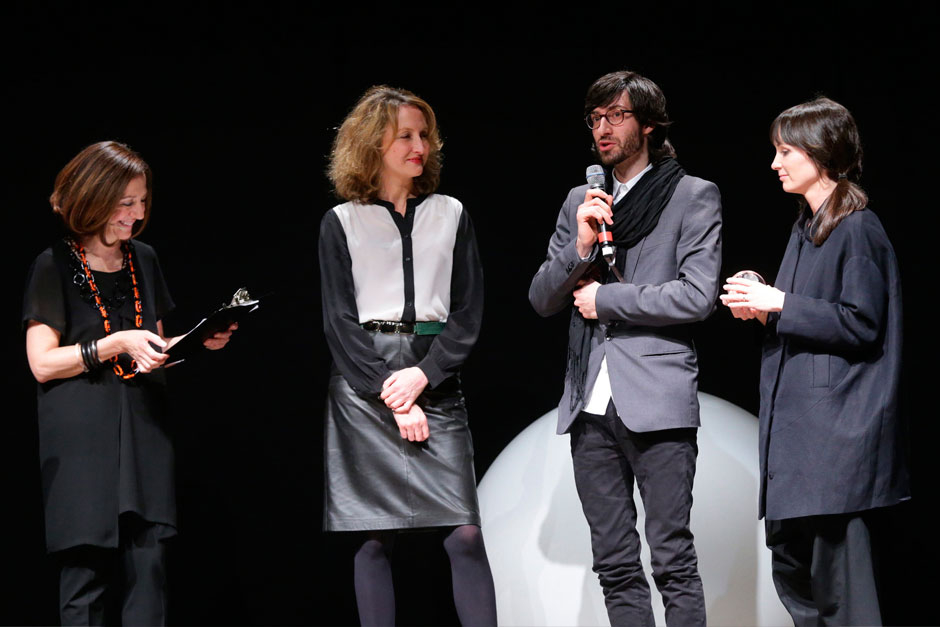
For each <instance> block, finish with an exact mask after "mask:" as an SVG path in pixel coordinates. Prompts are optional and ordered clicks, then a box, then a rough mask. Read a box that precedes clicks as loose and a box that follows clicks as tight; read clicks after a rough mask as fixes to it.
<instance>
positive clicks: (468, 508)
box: [323, 331, 480, 531]
mask: <svg viewBox="0 0 940 627" xmlns="http://www.w3.org/2000/svg"><path fill="white" fill-rule="evenodd" d="M372 335H373V345H374V346H375V349H376V351H378V353H379V355H381V356H382V357H383V358H384V359H385V362H386V363H388V364H389V367H390V368H392V370H399V369H401V368H406V367H409V366H414V365H416V364H417V363H418V362H419V361H420V360H421V359H422V358H423V357H424V355H425V353H426V352H427V348H428V346H430V343H431V337H429V336H415V335H392V334H384V333H380V332H377V331H376V332H372ZM418 405H420V406H421V408H422V409H423V410H424V413H425V414H426V415H427V418H428V428H429V431H430V437H429V438H428V439H427V440H426V441H425V442H409V441H408V440H405V439H403V438H402V437H401V434H400V432H399V430H398V425H397V424H396V423H395V418H394V417H393V415H392V411H391V410H390V409H388V408H387V407H386V406H385V404H384V403H383V402H382V401H381V400H380V399H379V398H377V397H375V398H367V397H364V396H360V395H359V394H357V393H356V392H354V391H353V390H352V388H351V387H350V386H349V384H348V383H347V382H346V380H345V379H344V378H343V376H342V375H340V374H337V373H335V371H334V374H333V375H332V376H331V377H330V389H329V394H328V397H327V406H326V434H325V448H326V451H325V455H324V461H325V466H326V469H325V476H326V489H325V490H324V508H323V528H324V529H325V530H326V531H362V530H369V529H407V528H422V527H452V526H457V525H466V524H475V525H479V524H480V506H479V503H478V502H477V492H476V476H475V474H474V470H473V442H472V441H471V439H470V429H469V427H468V425H467V409H466V406H465V403H464V398H463V394H462V392H461V390H460V384H459V380H457V377H452V378H451V379H448V380H447V381H445V382H444V383H442V384H441V385H440V386H438V389H437V390H430V389H426V390H425V392H424V394H422V395H421V396H420V397H419V398H418Z"/></svg>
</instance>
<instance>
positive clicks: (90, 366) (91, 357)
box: [82, 340, 101, 370]
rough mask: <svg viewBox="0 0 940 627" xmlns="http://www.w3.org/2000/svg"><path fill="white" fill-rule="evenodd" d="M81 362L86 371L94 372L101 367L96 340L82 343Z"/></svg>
mask: <svg viewBox="0 0 940 627" xmlns="http://www.w3.org/2000/svg"><path fill="white" fill-rule="evenodd" d="M82 362H83V363H84V364H85V368H86V369H87V370H94V369H95V368H97V367H98V366H100V365H101V361H100V360H99V359H98V345H97V341H96V340H90V341H88V342H82Z"/></svg>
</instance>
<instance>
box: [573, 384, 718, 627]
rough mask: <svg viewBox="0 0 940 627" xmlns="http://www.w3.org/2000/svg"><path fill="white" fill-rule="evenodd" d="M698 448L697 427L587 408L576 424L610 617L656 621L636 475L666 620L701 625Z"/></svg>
mask: <svg viewBox="0 0 940 627" xmlns="http://www.w3.org/2000/svg"><path fill="white" fill-rule="evenodd" d="M697 454H698V446H697V444H696V430H695V429H667V430H664V431H652V432H648V433H636V432H633V431H630V430H629V429H627V428H626V427H625V426H624V424H623V423H622V422H621V421H620V418H619V417H617V415H616V412H615V410H614V409H613V404H612V403H611V404H610V405H608V410H607V415H605V416H597V415H594V414H586V413H584V412H582V413H581V414H580V415H579V416H578V418H577V419H576V420H575V421H574V424H573V425H572V427H571V456H572V459H573V461H574V478H575V484H576V486H577V489H578V496H580V498H581V507H582V509H583V510H584V516H585V518H587V521H588V525H589V526H590V528H591V547H592V549H593V552H594V572H596V573H597V576H598V579H599V580H600V583H601V587H602V588H603V590H604V599H605V602H606V605H607V614H608V616H609V618H610V624H611V625H614V626H617V625H631V626H635V625H654V624H655V623H654V620H653V610H652V606H651V604H650V589H649V585H648V584H647V583H646V576H645V574H644V573H643V567H642V565H641V563H640V536H639V534H638V533H637V530H636V519H637V513H636V504H635V503H634V500H633V486H634V480H635V481H636V485H637V486H639V488H640V496H641V498H642V499H643V506H644V509H645V510H646V541H647V543H648V544H649V547H650V556H651V562H652V567H653V581H655V582H656V587H657V588H658V589H659V592H660V594H662V597H663V605H664V606H665V608H666V624H667V625H704V624H705V597H704V593H703V590H702V580H701V578H700V577H699V574H698V558H697V557H696V554H695V547H694V545H693V537H692V532H691V531H690V530H689V514H690V511H691V508H692V482H693V479H694V477H695V458H696V456H697Z"/></svg>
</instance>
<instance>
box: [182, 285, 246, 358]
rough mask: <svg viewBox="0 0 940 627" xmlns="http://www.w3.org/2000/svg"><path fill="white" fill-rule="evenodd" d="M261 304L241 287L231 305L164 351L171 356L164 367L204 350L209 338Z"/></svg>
mask: <svg viewBox="0 0 940 627" xmlns="http://www.w3.org/2000/svg"><path fill="white" fill-rule="evenodd" d="M260 303H261V301H260V300H257V299H253V298H251V296H250V295H249V294H248V289H247V288H244V287H241V288H239V289H237V290H235V294H234V295H233V296H232V300H231V302H230V303H229V304H227V305H222V306H221V307H219V308H218V309H216V310H215V311H213V312H212V313H211V314H209V315H208V316H206V317H205V318H203V319H202V320H200V321H199V323H198V324H197V325H196V326H194V327H193V328H192V329H190V331H189V333H187V334H186V335H184V336H183V338H182V339H181V340H180V341H179V342H177V343H176V344H174V345H173V346H171V347H170V348H168V349H167V350H166V351H164V352H165V354H166V355H168V356H169V358H168V359H167V361H166V363H165V364H164V367H167V366H172V365H173V364H178V363H180V362H181V361H183V360H184V359H187V358H189V357H192V356H193V355H195V354H196V353H197V352H199V351H201V350H203V349H204V346H203V342H204V341H206V339H207V338H210V337H212V336H213V335H215V334H216V333H218V332H219V331H225V330H226V329H228V328H229V327H230V326H232V323H233V322H239V321H241V320H242V319H244V317H245V316H247V315H248V314H250V313H251V312H252V311H254V310H255V309H257V308H258V307H260Z"/></svg>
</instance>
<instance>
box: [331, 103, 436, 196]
mask: <svg viewBox="0 0 940 627" xmlns="http://www.w3.org/2000/svg"><path fill="white" fill-rule="evenodd" d="M404 106H412V107H417V109H418V110H419V111H421V113H422V114H424V119H425V121H426V122H427V125H428V143H429V145H430V147H429V153H428V157H427V161H426V163H425V164H424V171H423V172H422V173H421V175H420V176H416V177H415V178H414V187H413V189H412V192H413V193H414V194H416V195H422V194H430V193H431V192H434V191H435V190H436V189H437V186H438V184H439V183H440V179H441V160H442V155H441V147H442V146H443V142H442V141H441V136H440V131H439V129H438V127H437V118H436V117H435V116H434V111H433V109H431V106H430V105H429V104H428V103H427V102H425V101H424V100H422V99H421V98H419V97H418V96H416V95H414V94H413V93H411V92H410V91H408V90H406V89H396V88H393V87H387V86H385V85H377V86H375V87H370V88H369V89H368V91H366V93H365V94H363V96H362V98H360V99H359V102H357V103H356V106H355V107H353V110H352V111H351V112H350V113H349V115H347V116H346V119H345V120H343V123H342V125H341V126H340V127H339V131H338V132H337V133H336V138H335V139H334V140H333V149H332V151H331V152H330V165H329V168H328V170H327V176H328V177H329V179H330V182H332V183H333V189H334V191H335V193H336V195H337V196H339V197H340V198H342V199H344V200H355V201H359V202H364V203H365V202H373V201H374V200H375V199H376V198H378V194H379V191H380V189H381V175H382V166H383V163H382V156H383V153H382V148H383V143H384V140H385V132H386V130H387V129H389V128H391V129H392V133H393V134H394V133H396V132H397V131H398V110H399V109H400V108H401V107H404Z"/></svg>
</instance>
